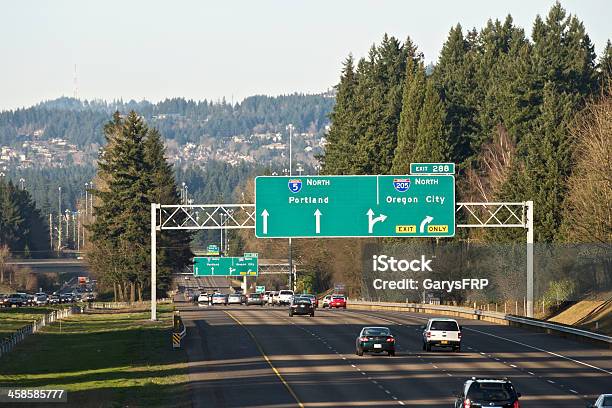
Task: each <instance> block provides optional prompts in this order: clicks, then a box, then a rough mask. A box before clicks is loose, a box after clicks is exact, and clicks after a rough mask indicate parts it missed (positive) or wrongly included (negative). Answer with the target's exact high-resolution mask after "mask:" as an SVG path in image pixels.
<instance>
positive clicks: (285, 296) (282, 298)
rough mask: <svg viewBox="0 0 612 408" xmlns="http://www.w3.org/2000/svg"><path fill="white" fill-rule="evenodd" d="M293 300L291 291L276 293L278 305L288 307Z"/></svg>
mask: <svg viewBox="0 0 612 408" xmlns="http://www.w3.org/2000/svg"><path fill="white" fill-rule="evenodd" d="M292 300H293V291H292V290H287V289H285V290H281V291H280V292H278V304H279V305H290V304H291V301H292Z"/></svg>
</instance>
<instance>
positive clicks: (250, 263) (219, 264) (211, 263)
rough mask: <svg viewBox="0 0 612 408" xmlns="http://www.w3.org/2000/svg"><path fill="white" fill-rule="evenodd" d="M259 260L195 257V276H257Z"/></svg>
mask: <svg viewBox="0 0 612 408" xmlns="http://www.w3.org/2000/svg"><path fill="white" fill-rule="evenodd" d="M257 273H258V263H257V258H248V257H221V258H220V257H195V258H193V275H194V276H257Z"/></svg>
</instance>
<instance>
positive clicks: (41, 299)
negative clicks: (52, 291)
mask: <svg viewBox="0 0 612 408" xmlns="http://www.w3.org/2000/svg"><path fill="white" fill-rule="evenodd" d="M34 296H35V298H34V301H35V302H36V305H37V306H44V305H47V304H49V297H48V296H47V294H46V293H42V292H39V293H36V294H35V295H34Z"/></svg>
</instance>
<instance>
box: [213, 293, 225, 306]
mask: <svg viewBox="0 0 612 408" xmlns="http://www.w3.org/2000/svg"><path fill="white" fill-rule="evenodd" d="M210 303H211V304H212V305H227V295H224V294H223V293H215V294H214V295H212V300H211V302H210Z"/></svg>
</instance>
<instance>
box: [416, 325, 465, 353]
mask: <svg viewBox="0 0 612 408" xmlns="http://www.w3.org/2000/svg"><path fill="white" fill-rule="evenodd" d="M422 329H423V350H426V351H431V348H432V347H445V348H451V349H452V350H453V351H461V326H459V323H457V321H456V320H454V319H444V318H434V319H429V320H428V321H427V324H426V325H425V326H422Z"/></svg>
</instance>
